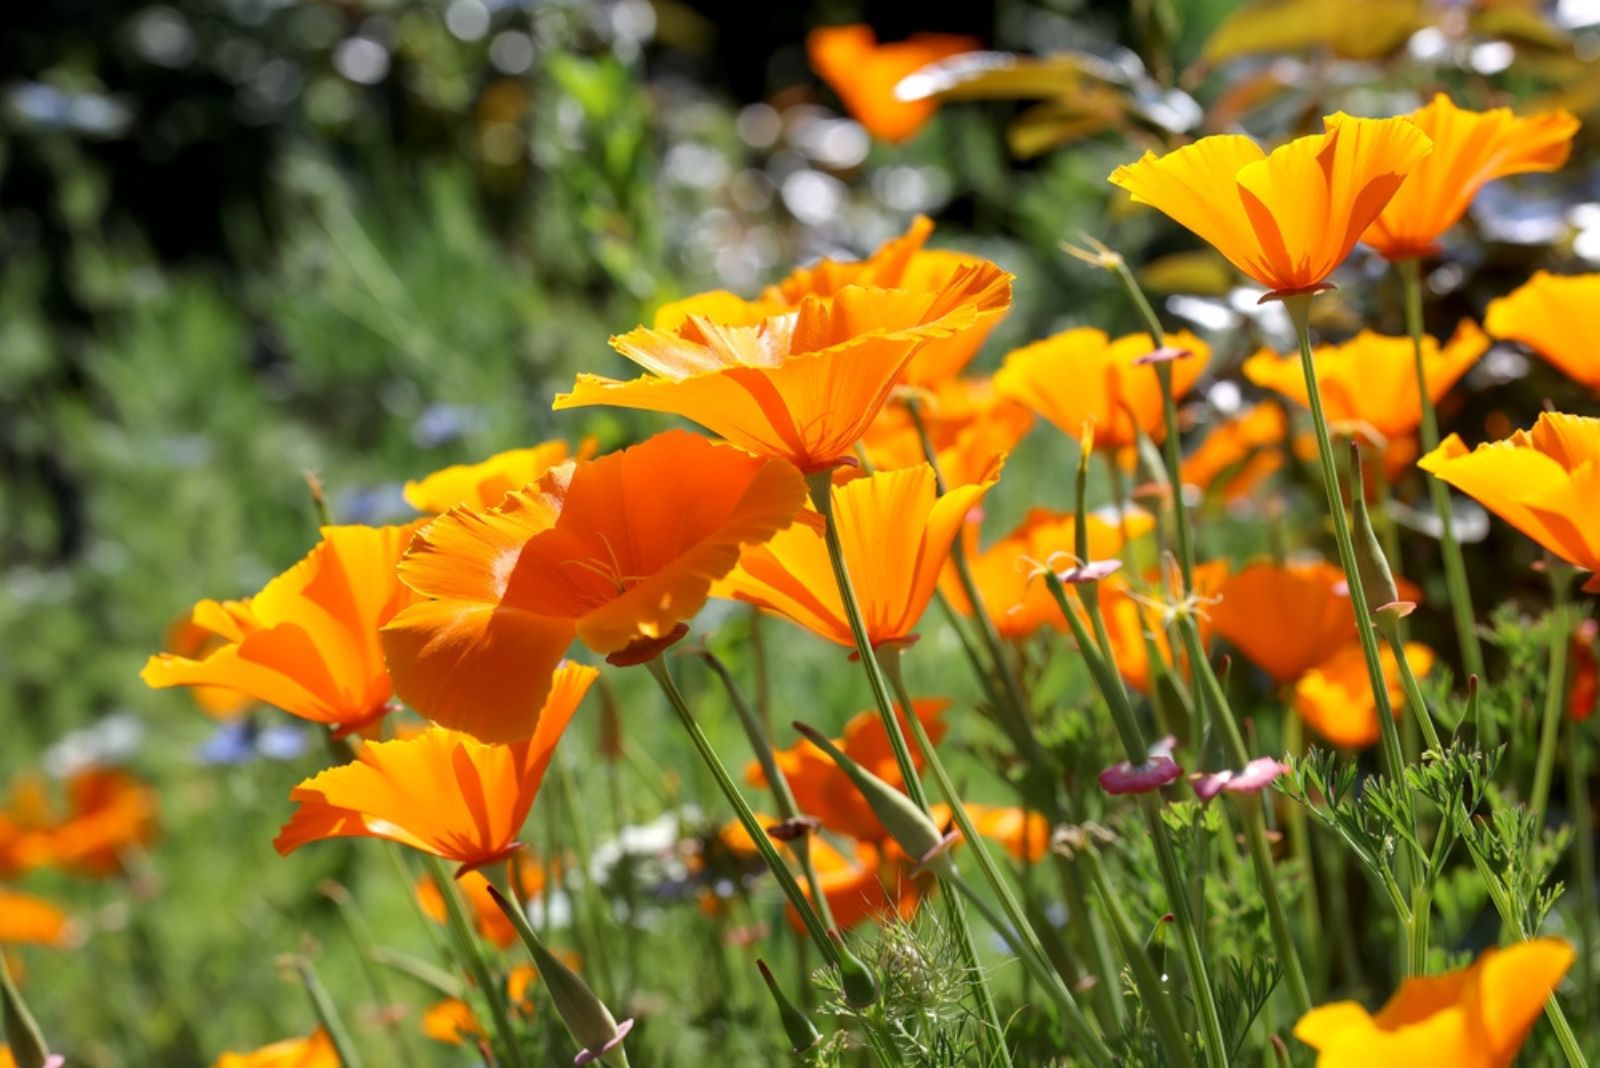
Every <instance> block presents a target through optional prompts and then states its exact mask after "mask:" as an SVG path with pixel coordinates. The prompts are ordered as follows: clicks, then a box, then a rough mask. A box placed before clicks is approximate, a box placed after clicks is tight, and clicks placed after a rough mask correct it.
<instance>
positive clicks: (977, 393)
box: [841, 378, 1033, 486]
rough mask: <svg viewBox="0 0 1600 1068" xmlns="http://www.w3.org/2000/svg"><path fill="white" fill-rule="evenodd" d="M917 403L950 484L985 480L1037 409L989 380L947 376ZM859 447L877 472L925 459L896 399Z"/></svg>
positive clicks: (907, 414)
mask: <svg viewBox="0 0 1600 1068" xmlns="http://www.w3.org/2000/svg"><path fill="white" fill-rule="evenodd" d="M918 405H919V409H918V410H919V415H920V417H921V419H922V425H923V428H924V429H925V430H926V431H927V433H928V441H929V443H930V444H931V445H932V446H933V449H934V457H935V459H936V460H937V461H938V464H939V473H940V474H941V475H943V476H944V481H945V485H947V486H964V485H966V484H968V483H970V482H981V481H983V476H984V472H986V471H987V470H988V469H989V468H990V467H992V466H994V462H995V459H996V458H997V457H1000V456H1004V455H1005V454H1006V453H1008V452H1010V451H1011V450H1012V449H1013V448H1014V447H1015V446H1016V444H1017V442H1019V441H1021V440H1022V437H1023V435H1025V434H1026V433H1027V432H1028V431H1029V429H1031V428H1032V426H1033V413H1032V412H1030V411H1029V410H1028V409H1027V408H1024V407H1023V406H1022V405H1020V404H1018V403H1016V402H1015V401H1013V400H1010V399H1008V398H1006V397H1002V396H1000V395H999V394H998V393H997V392H996V391H995V389H994V384H993V382H992V381H991V380H990V379H971V378H952V379H949V380H948V381H946V382H944V383H943V384H941V385H938V386H934V387H932V388H931V389H929V390H927V391H924V392H922V393H921V395H920V396H919V398H918ZM861 447H862V449H864V450H865V451H866V454H867V461H868V462H869V463H870V464H871V465H872V467H873V469H874V470H877V471H897V470H899V469H900V468H903V467H916V466H917V465H918V464H921V463H924V462H925V461H926V460H927V456H926V454H925V453H924V452H923V448H922V439H921V437H920V435H918V434H917V428H916V425H915V424H914V423H913V422H912V421H911V415H910V412H909V411H908V410H907V408H906V406H905V405H904V404H900V403H896V402H894V401H890V402H889V403H888V404H886V405H884V407H883V410H882V411H881V412H879V413H878V418H876V419H874V420H873V421H872V426H871V427H869V428H868V429H867V436H866V437H864V438H862V439H861ZM841 473H842V472H841Z"/></svg>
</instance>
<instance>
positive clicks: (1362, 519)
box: [1350, 441, 1416, 627]
mask: <svg viewBox="0 0 1600 1068" xmlns="http://www.w3.org/2000/svg"><path fill="white" fill-rule="evenodd" d="M1350 479H1351V486H1350V498H1351V502H1352V505H1353V507H1354V509H1355V528H1356V529H1355V531H1354V534H1355V546H1354V548H1355V554H1356V574H1357V577H1358V578H1359V579H1360V581H1361V592H1362V593H1363V594H1365V595H1366V598H1367V613H1368V615H1370V616H1371V617H1372V621H1373V622H1374V623H1377V624H1379V625H1380V626H1391V627H1392V626H1394V625H1395V624H1396V623H1398V622H1399V621H1400V620H1401V619H1403V618H1405V617H1406V616H1408V615H1410V614H1411V610H1412V609H1414V608H1415V607H1416V605H1414V604H1412V603H1411V602H1410V601H1402V600H1401V599H1400V588H1399V586H1397V585H1396V584H1395V581H1394V573H1393V572H1392V571H1390V570H1389V560H1388V557H1386V556H1384V554H1383V546H1382V544H1381V543H1379V541H1378V532H1377V531H1376V530H1375V529H1373V526H1372V513H1371V512H1370V511H1368V509H1367V494H1366V487H1365V485H1364V484H1363V481H1362V472H1361V446H1360V445H1358V444H1356V443H1355V442H1354V441H1352V442H1350Z"/></svg>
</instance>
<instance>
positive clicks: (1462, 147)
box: [1361, 93, 1578, 260]
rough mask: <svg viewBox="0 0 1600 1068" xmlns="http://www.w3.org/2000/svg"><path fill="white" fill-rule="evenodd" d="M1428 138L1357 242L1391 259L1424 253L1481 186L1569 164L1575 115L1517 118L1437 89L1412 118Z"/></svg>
mask: <svg viewBox="0 0 1600 1068" xmlns="http://www.w3.org/2000/svg"><path fill="white" fill-rule="evenodd" d="M1409 118H1410V119H1411V121H1412V122H1413V123H1415V124H1416V125H1417V127H1418V128H1419V129H1420V130H1421V131H1422V132H1423V133H1424V134H1426V135H1427V136H1428V139H1429V140H1431V141H1432V142H1433V151H1432V152H1430V153H1429V154H1428V155H1427V156H1426V157H1425V158H1424V159H1423V160H1422V162H1420V163H1418V164H1417V165H1416V166H1415V167H1413V168H1412V170H1411V173H1410V174H1409V175H1407V176H1406V180H1405V181H1404V182H1402V183H1401V185H1400V190H1399V192H1397V193H1395V194H1394V196H1393V197H1392V198H1391V199H1390V200H1389V204H1388V206H1387V207H1386V208H1384V209H1383V212H1382V214H1380V215H1379V216H1378V218H1377V219H1376V220H1374V221H1373V223H1372V225H1371V226H1368V227H1367V230H1366V232H1365V233H1364V234H1362V235H1361V240H1362V241H1363V242H1365V243H1366V244H1368V245H1371V246H1372V247H1373V248H1374V249H1376V250H1377V251H1378V252H1379V253H1380V254H1381V255H1382V256H1384V258H1386V259H1390V260H1403V259H1410V258H1412V257H1416V256H1426V255H1428V254H1430V253H1431V252H1433V251H1434V248H1435V243H1436V242H1437V241H1438V239H1439V238H1440V236H1442V235H1443V234H1444V232H1445V231H1446V230H1448V229H1450V228H1451V227H1452V226H1454V225H1455V224H1456V223H1458V222H1460V221H1461V217H1462V216H1463V215H1465V214H1466V213H1467V208H1468V207H1469V206H1470V205H1471V204H1472V198H1473V197H1475V196H1477V195H1478V190H1480V189H1482V188H1483V187H1484V186H1486V185H1488V184H1489V183H1490V182H1492V181H1494V180H1495V179H1496V178H1504V177H1506V176H1507V175H1511V174H1526V173H1528V172H1530V171H1553V170H1555V169H1556V168H1557V167H1560V166H1561V165H1562V164H1563V163H1565V162H1567V156H1568V155H1569V154H1570V153H1571V151H1572V135H1573V134H1575V133H1577V132H1578V120H1577V119H1575V118H1573V117H1572V116H1571V115H1570V114H1568V113H1567V112H1565V111H1547V112H1542V113H1540V114H1538V115H1529V116H1527V117H1526V118H1517V117H1515V116H1514V115H1512V114H1511V109H1510V108H1493V109H1491V110H1489V111H1467V110H1466V109H1464V108H1458V107H1456V105H1455V103H1454V102H1453V101H1451V99H1450V98H1449V97H1448V96H1445V95H1444V94H1443V93H1437V94H1435V95H1434V98H1433V100H1432V101H1431V102H1429V103H1428V104H1427V105H1425V106H1423V107H1420V108H1418V109H1417V110H1416V111H1414V112H1412V113H1411V115H1410V116H1409Z"/></svg>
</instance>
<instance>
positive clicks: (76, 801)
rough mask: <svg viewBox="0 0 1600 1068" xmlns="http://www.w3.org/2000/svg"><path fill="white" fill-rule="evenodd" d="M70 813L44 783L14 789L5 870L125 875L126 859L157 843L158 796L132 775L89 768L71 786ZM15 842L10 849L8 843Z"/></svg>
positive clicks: (2, 859) (3, 852) (1, 856)
mask: <svg viewBox="0 0 1600 1068" xmlns="http://www.w3.org/2000/svg"><path fill="white" fill-rule="evenodd" d="M65 792H66V801H67V804H66V811H65V812H64V813H63V812H61V811H59V810H58V809H57V808H56V806H55V805H53V804H52V803H51V801H50V798H49V797H48V796H47V795H46V794H45V791H44V786H43V784H42V783H40V782H38V781H37V780H33V779H23V780H21V781H19V782H18V783H16V784H14V785H13V786H12V790H11V803H10V810H9V813H8V815H7V816H6V817H5V818H3V819H0V824H7V825H8V827H9V829H8V827H7V826H0V870H4V869H5V868H7V867H9V868H10V869H11V870H12V871H17V870H23V871H26V870H28V869H31V868H39V867H46V866H49V867H55V868H59V869H61V870H62V871H65V872H69V873H71V874H74V875H82V876H86V877H88V878H95V879H98V878H106V877H108V876H112V875H117V874H119V873H120V872H121V871H122V870H123V863H122V858H123V855H124V854H125V853H126V852H127V851H128V850H130V849H136V848H142V847H144V846H146V845H149V844H150V843H151V842H152V841H154V840H155V837H156V833H157V829H158V828H157V821H156V797H155V792H154V791H153V790H151V789H150V787H148V786H146V785H145V784H144V783H142V782H140V781H139V780H138V779H137V778H135V777H134V776H133V775H131V774H129V773H128V772H125V771H121V770H118V769H115V768H89V769H87V770H85V771H80V772H78V773H76V774H75V775H73V776H71V777H70V778H68V779H67V781H66V788H65ZM7 838H9V839H10V841H9V844H7V843H6V841H5V840H6V839H7Z"/></svg>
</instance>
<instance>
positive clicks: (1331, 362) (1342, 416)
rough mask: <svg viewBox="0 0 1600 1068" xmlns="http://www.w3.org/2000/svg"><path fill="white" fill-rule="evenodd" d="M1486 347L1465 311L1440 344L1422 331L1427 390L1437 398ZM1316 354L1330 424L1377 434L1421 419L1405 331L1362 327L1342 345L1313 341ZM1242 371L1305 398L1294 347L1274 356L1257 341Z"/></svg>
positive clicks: (1398, 432) (1403, 429) (1397, 432)
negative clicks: (1396, 332)
mask: <svg viewBox="0 0 1600 1068" xmlns="http://www.w3.org/2000/svg"><path fill="white" fill-rule="evenodd" d="M1488 348H1489V337H1488V335H1487V334H1485V333H1484V332H1483V331H1482V330H1480V329H1478V325H1477V324H1476V323H1474V322H1473V321H1472V320H1471V319H1463V320H1461V322H1460V324H1459V325H1457V327H1456V332H1455V336H1453V337H1452V338H1451V339H1450V340H1449V342H1447V343H1446V344H1445V346H1444V348H1443V349H1441V348H1440V347H1439V343H1438V342H1437V341H1435V340H1434V339H1433V338H1431V337H1425V338H1423V339H1422V366H1423V376H1424V378H1425V379H1426V380H1427V383H1428V398H1429V399H1430V400H1432V401H1433V402H1434V403H1438V401H1439V399H1440V398H1441V397H1443V396H1444V395H1445V394H1446V393H1448V392H1449V391H1450V387H1451V386H1453V385H1455V384H1456V382H1458V381H1459V380H1460V379H1461V376H1462V375H1464V374H1466V373H1467V371H1468V370H1470V369H1471V368H1472V365H1473V364H1475V363H1477V362H1478V357H1480V356H1482V355H1483V354H1484V353H1485V352H1486V351H1488ZM1316 358H1317V387H1318V389H1319V390H1320V391H1321V393H1322V404H1323V408H1324V410H1325V411H1326V413H1327V416H1328V423H1329V424H1330V425H1331V426H1333V427H1334V428H1335V429H1337V430H1343V431H1345V432H1347V433H1351V434H1352V435H1354V434H1355V433H1358V432H1359V431H1360V430H1365V429H1369V428H1370V429H1371V430H1374V431H1376V432H1377V433H1378V435H1379V436H1380V437H1381V438H1383V439H1397V438H1404V437H1407V436H1409V435H1412V434H1415V433H1416V430H1417V426H1418V424H1419V423H1420V422H1421V421H1422V400H1421V398H1420V397H1419V396H1418V395H1417V371H1416V361H1415V357H1414V354H1413V350H1412V346H1411V339H1410V338H1409V337H1385V336H1384V335H1382V334H1375V333H1373V332H1372V331H1371V330H1363V331H1361V333H1359V334H1357V335H1356V336H1355V337H1354V338H1352V339H1351V340H1349V341H1347V342H1345V343H1344V344H1342V345H1319V346H1318V347H1317V349H1316ZM1244 374H1245V377H1246V378H1248V379H1249V380H1250V381H1252V382H1254V383H1255V384H1256V385H1258V386H1261V387H1262V388H1263V389H1270V390H1272V391H1273V392H1275V393H1281V394H1282V395H1283V396H1285V397H1288V398H1289V399H1290V400H1292V401H1294V402H1295V403H1296V404H1299V405H1300V406H1302V407H1306V406H1307V405H1308V404H1309V398H1308V396H1307V393H1306V379H1305V373H1304V371H1303V370H1302V368H1301V366H1300V357H1299V355H1298V354H1296V355H1292V356H1279V355H1278V354H1276V353H1274V352H1272V351H1271V350H1270V349H1263V350H1262V351H1260V352H1258V353H1256V354H1255V355H1254V356H1252V357H1250V358H1249V359H1248V360H1246V361H1245V363H1244ZM1365 436H1369V437H1370V436H1371V435H1365Z"/></svg>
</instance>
